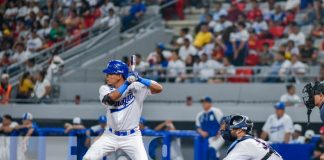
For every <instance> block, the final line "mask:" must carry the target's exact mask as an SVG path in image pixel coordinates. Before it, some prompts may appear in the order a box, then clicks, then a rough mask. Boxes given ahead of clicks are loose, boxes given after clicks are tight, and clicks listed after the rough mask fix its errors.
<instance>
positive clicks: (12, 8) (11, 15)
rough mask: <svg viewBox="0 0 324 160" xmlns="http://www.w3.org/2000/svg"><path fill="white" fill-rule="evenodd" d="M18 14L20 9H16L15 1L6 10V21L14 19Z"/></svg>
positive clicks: (10, 2)
mask: <svg viewBox="0 0 324 160" xmlns="http://www.w3.org/2000/svg"><path fill="white" fill-rule="evenodd" d="M17 14H18V8H17V7H16V4H15V3H14V2H13V1H9V7H8V8H7V9H6V11H5V13H4V18H5V19H11V18H14V17H15V16H16V15H17Z"/></svg>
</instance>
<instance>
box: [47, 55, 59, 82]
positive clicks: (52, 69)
mask: <svg viewBox="0 0 324 160" xmlns="http://www.w3.org/2000/svg"><path fill="white" fill-rule="evenodd" d="M63 67H64V60H63V59H62V58H61V57H60V56H59V55H54V56H53V58H52V61H51V64H50V65H49V67H48V68H47V72H46V73H47V74H46V77H45V79H47V80H48V81H49V82H50V83H51V84H55V83H57V82H58V79H59V78H60V76H61V75H60V73H62V70H63Z"/></svg>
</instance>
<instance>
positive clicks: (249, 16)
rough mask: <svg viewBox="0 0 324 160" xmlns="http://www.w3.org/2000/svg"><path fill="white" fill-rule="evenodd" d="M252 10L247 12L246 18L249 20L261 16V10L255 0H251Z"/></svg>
mask: <svg viewBox="0 0 324 160" xmlns="http://www.w3.org/2000/svg"><path fill="white" fill-rule="evenodd" d="M251 3H252V10H250V11H249V12H248V13H247V19H248V20H250V21H255V20H256V18H257V17H262V11H261V10H260V9H259V5H258V3H257V2H256V0H253V1H252V2H251Z"/></svg>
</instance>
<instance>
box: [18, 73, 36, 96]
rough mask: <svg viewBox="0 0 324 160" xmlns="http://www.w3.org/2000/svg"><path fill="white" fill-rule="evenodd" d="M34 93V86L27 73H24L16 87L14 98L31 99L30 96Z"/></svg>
mask: <svg viewBox="0 0 324 160" xmlns="http://www.w3.org/2000/svg"><path fill="white" fill-rule="evenodd" d="M33 91H34V84H33V82H32V79H31V76H30V74H29V72H25V73H24V74H23V76H22V77H21V79H20V82H19V85H18V93H17V96H16V98H17V99H19V101H20V100H23V99H29V98H31V94H32V93H33Z"/></svg>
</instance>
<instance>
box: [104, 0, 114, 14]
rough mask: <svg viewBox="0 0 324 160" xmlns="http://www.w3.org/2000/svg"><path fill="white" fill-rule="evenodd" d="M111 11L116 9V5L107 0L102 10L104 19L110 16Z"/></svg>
mask: <svg viewBox="0 0 324 160" xmlns="http://www.w3.org/2000/svg"><path fill="white" fill-rule="evenodd" d="M110 9H113V10H114V9H115V6H114V3H112V2H111V1H110V0H105V1H104V4H103V5H102V6H101V8H100V11H101V15H102V16H103V17H106V16H108V15H109V10H110Z"/></svg>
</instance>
